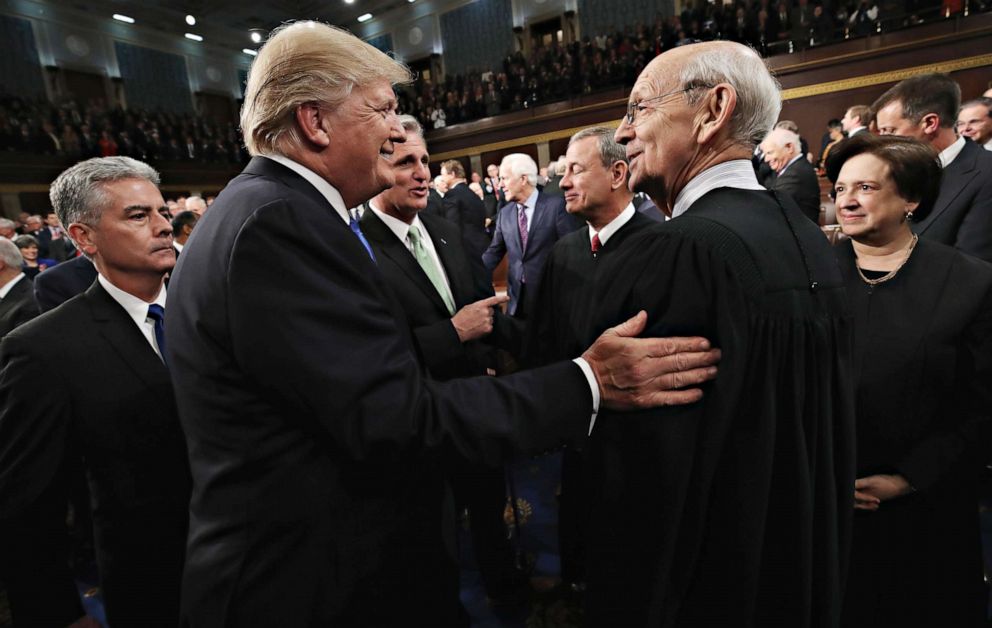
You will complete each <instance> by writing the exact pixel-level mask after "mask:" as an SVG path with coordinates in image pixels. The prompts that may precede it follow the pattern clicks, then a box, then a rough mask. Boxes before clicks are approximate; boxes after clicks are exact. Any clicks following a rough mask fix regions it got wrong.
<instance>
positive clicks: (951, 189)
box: [917, 142, 985, 233]
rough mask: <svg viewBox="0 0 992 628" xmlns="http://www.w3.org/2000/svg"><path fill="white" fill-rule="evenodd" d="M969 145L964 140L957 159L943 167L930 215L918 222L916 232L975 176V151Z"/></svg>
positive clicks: (951, 201)
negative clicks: (941, 178) (938, 189)
mask: <svg viewBox="0 0 992 628" xmlns="http://www.w3.org/2000/svg"><path fill="white" fill-rule="evenodd" d="M969 147H970V142H965V145H964V148H962V149H961V153H960V154H959V155H958V156H957V159H955V160H954V161H952V162H951V163H950V164H948V166H947V167H946V168H944V176H943V180H942V181H941V182H940V193H939V194H937V200H936V201H934V203H933V209H932V210H931V211H930V215H928V216H927V217H926V219H925V220H924V221H923V222H921V223H920V227H919V229H918V230H917V233H923V232H924V231H926V230H927V229H928V228H929V227H930V225H932V224H933V223H935V222H936V221H937V218H938V217H939V216H940V215H941V214H942V213H943V212H944V211H946V210H947V208H948V207H950V206H951V204H952V203H954V199H956V198H957V197H958V195H959V194H961V192H962V191H964V189H965V188H967V187H968V183H969V181H971V178H972V177H974V176H975V174H976V173H975V161H976V158H975V153H974V152H972V151H971V150H969ZM979 150H985V149H979Z"/></svg>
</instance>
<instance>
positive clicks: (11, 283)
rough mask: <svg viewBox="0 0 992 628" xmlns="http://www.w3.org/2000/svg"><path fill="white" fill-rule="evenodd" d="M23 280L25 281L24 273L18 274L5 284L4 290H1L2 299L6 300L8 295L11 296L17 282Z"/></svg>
mask: <svg viewBox="0 0 992 628" xmlns="http://www.w3.org/2000/svg"><path fill="white" fill-rule="evenodd" d="M21 279H24V273H18V275H17V276H16V277H14V278H13V279H11V280H10V281H8V282H7V283H5V284H3V288H0V299H6V298H7V295H8V294H10V291H11V290H13V289H14V286H16V285H17V282H18V281H20V280H21Z"/></svg>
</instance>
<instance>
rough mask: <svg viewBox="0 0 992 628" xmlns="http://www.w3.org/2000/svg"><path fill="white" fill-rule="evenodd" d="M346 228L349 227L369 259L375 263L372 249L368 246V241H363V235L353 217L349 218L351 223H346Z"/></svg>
mask: <svg viewBox="0 0 992 628" xmlns="http://www.w3.org/2000/svg"><path fill="white" fill-rule="evenodd" d="M348 226H349V227H351V230H352V231H353V232H354V233H355V235H356V236H358V239H359V240H361V242H362V246H364V247H365V250H366V251H368V252H369V257H371V258H372V262H373V263H375V255H374V254H373V253H372V247H371V246H369V241H368V240H366V239H365V234H364V233H362V229H361V227H359V226H358V221H357V220H355V217H354V216H352V217H351V221H349V222H348Z"/></svg>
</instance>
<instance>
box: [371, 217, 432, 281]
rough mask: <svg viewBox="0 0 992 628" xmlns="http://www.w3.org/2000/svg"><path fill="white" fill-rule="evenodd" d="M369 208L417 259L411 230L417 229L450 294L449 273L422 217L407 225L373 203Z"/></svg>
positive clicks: (421, 241)
mask: <svg viewBox="0 0 992 628" xmlns="http://www.w3.org/2000/svg"><path fill="white" fill-rule="evenodd" d="M369 207H371V208H372V211H373V212H375V215H376V216H378V217H379V219H380V220H382V222H383V224H385V225H386V227H388V228H389V230H390V231H392V232H393V234H394V235H395V236H396V237H397V238H399V239H400V242H402V243H403V246H405V247H406V248H407V250H409V251H410V253H411V254H412V255H413V256H414V257H416V253H414V251H413V242H412V241H411V240H410V228H411V227H416V228H417V230H418V231H419V232H420V243H421V244H423V245H424V250H426V251H427V255H428V257H430V258H431V261H432V262H434V267H435V268H436V269H437V270H438V271H439V272H440V273H441V278H442V279H443V280H444V283H445V285H447V286H448V290H449V292H450V291H451V280H450V279H448V271H447V270H445V268H444V264H442V263H441V256H440V255H438V252H437V247H435V246H434V240H432V239H431V234H430V233H429V232H428V231H427V227H425V226H424V222H423V221H422V220H421V219H420V216H419V215H417V216H414V217H413V222H411V223H410V224H406V223H405V222H403V221H402V220H400V219H398V218H395V217H393V216H390V215H389V214H387V213H385V212H383V211H381V210H380V209H379V208H378V207H376V206H375V205H374V204H373V203H372V202H371V201H370V202H369ZM442 242H444V240H442ZM418 263H419V262H418Z"/></svg>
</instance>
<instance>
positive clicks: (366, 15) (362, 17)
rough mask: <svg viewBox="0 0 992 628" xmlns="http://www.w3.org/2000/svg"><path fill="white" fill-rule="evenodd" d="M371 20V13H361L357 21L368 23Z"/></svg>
mask: <svg viewBox="0 0 992 628" xmlns="http://www.w3.org/2000/svg"><path fill="white" fill-rule="evenodd" d="M371 19H372V14H371V13H363V14H361V15H359V16H358V21H359V22H368V21H369V20H371Z"/></svg>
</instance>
